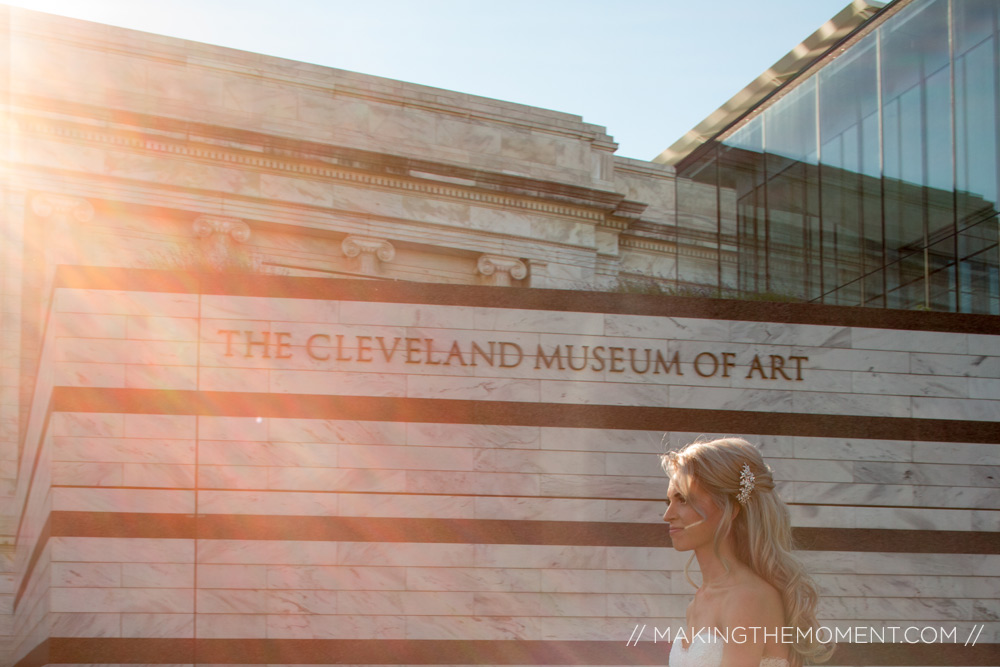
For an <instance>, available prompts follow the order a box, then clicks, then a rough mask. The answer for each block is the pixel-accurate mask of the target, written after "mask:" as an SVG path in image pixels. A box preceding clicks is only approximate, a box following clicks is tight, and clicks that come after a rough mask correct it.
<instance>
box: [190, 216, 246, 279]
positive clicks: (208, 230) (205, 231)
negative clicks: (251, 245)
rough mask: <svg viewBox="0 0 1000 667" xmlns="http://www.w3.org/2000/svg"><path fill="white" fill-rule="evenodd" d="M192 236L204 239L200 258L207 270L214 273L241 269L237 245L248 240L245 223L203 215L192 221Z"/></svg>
mask: <svg viewBox="0 0 1000 667" xmlns="http://www.w3.org/2000/svg"><path fill="white" fill-rule="evenodd" d="M194 235H195V236H197V237H198V238H200V239H204V241H202V251H203V255H202V257H203V258H204V263H205V265H206V267H207V268H210V269H212V270H215V271H224V270H226V269H236V268H241V262H240V261H239V260H240V259H241V258H242V253H241V250H240V248H239V247H238V246H237V244H239V243H246V242H247V241H248V240H249V239H250V226H249V225H247V223H245V222H243V221H242V220H240V219H239V218H225V217H221V216H215V215H203V216H201V217H199V218H197V219H195V221H194ZM248 266H249V265H247V266H246V267H242V268H248Z"/></svg>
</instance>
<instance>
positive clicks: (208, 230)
mask: <svg viewBox="0 0 1000 667" xmlns="http://www.w3.org/2000/svg"><path fill="white" fill-rule="evenodd" d="M193 228H194V235H195V236H197V237H198V238H202V239H204V238H208V237H209V236H212V235H213V234H221V235H223V236H229V237H230V238H232V239H233V240H234V241H237V242H239V243H246V242H247V241H248V240H249V239H250V226H249V225H248V224H247V223H245V222H243V221H242V220H240V219H239V218H226V217H222V216H217V215H202V216H199V217H198V218H196V219H195V221H194V225H193Z"/></svg>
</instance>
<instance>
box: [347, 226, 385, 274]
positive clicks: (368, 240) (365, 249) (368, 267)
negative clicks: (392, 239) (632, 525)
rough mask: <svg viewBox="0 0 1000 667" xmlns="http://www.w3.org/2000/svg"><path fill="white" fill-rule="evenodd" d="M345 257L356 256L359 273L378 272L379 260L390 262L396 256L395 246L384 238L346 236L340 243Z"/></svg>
mask: <svg viewBox="0 0 1000 667" xmlns="http://www.w3.org/2000/svg"><path fill="white" fill-rule="evenodd" d="M340 248H341V250H343V251H344V255H346V256H347V257H357V258H359V262H360V264H361V273H365V274H369V275H374V274H376V273H378V272H379V268H380V263H381V262H391V261H392V260H393V258H395V257H396V248H395V246H393V245H392V244H391V243H389V242H388V241H386V240H385V239H377V238H372V237H370V236H354V235H351V236H348V237H347V238H345V239H344V240H343V241H341V243H340Z"/></svg>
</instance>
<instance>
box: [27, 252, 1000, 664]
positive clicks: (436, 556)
mask: <svg viewBox="0 0 1000 667" xmlns="http://www.w3.org/2000/svg"><path fill="white" fill-rule="evenodd" d="M56 285H57V287H56V289H55V293H54V297H53V300H52V303H53V305H52V309H51V311H50V315H49V319H48V324H47V328H46V333H45V345H44V348H43V351H42V355H41V362H40V370H39V375H38V377H39V381H38V384H37V387H36V393H35V397H34V403H33V406H32V411H31V415H30V420H29V427H28V436H27V439H26V442H25V446H24V451H23V455H22V457H21V470H20V476H19V479H20V480H21V483H20V485H19V491H18V496H17V503H18V506H19V507H20V508H21V522H20V525H19V529H18V530H19V532H18V544H19V546H20V548H19V551H18V554H17V588H16V595H15V617H14V634H15V655H13V656H12V660H11V664H16V665H19V666H24V667H28V666H34V665H44V664H123V663H129V664H135V663H144V664H177V665H193V664H246V665H251V664H253V665H260V664H268V665H296V664H356V665H361V664H394V665H416V664H447V665H484V664H518V665H545V664H553V665H583V664H586V665H633V664H666V660H667V653H668V650H669V649H668V646H667V645H665V644H664V643H663V642H662V641H657V642H654V641H653V640H654V635H655V633H654V628H655V629H657V630H659V631H660V632H662V631H664V630H666V629H667V628H676V627H679V625H680V623H681V622H682V620H683V617H684V610H685V607H686V605H687V602H688V600H689V599H690V596H691V594H692V592H693V589H692V588H691V586H690V584H689V583H688V582H687V581H686V579H685V577H684V574H683V570H684V565H685V562H686V560H687V558H686V556H685V555H683V554H678V553H676V552H674V551H673V550H672V549H671V548H670V545H669V538H668V536H667V534H666V532H665V531H664V530H663V526H662V523H661V522H660V514H661V513H662V510H663V502H662V497H663V495H664V492H665V485H666V483H665V479H664V477H663V474H662V472H661V471H660V469H659V466H658V461H657V457H656V455H657V454H658V453H661V452H662V451H664V450H665V448H667V447H669V446H678V445H682V444H685V443H686V442H689V441H690V440H692V439H694V438H696V437H698V436H700V435H703V434H704V435H715V434H733V433H735V434H744V435H746V436H747V437H748V438H750V439H751V440H753V441H755V442H757V443H758V444H759V445H760V446H761V447H762V449H763V452H764V453H765V456H766V457H767V458H768V460H769V462H770V463H771V465H772V467H773V468H774V469H775V472H776V477H777V479H778V480H779V488H780V490H781V491H782V493H783V494H784V495H785V497H786V498H787V499H788V500H789V501H790V502H791V503H792V511H793V518H794V525H795V528H796V538H797V540H798V541H799V543H800V545H801V548H802V552H801V553H802V556H803V558H804V559H805V561H806V562H807V563H808V564H809V566H810V568H811V570H812V571H813V572H814V573H815V575H816V578H817V580H818V582H819V584H820V585H821V587H822V591H823V601H822V604H821V609H820V617H821V622H822V623H823V624H824V625H825V626H828V627H831V628H842V629H843V628H850V627H856V626H879V627H883V626H900V627H907V626H914V627H920V628H933V629H943V630H946V631H952V630H954V632H955V633H956V635H955V637H956V640H957V643H956V641H951V640H949V641H948V642H944V641H937V642H929V643H917V644H906V643H901V642H900V643H895V644H889V643H870V644H861V643H854V644H850V645H848V644H844V645H841V646H840V648H839V649H838V653H837V655H836V657H835V658H834V662H833V663H831V664H837V665H853V664H864V665H900V664H902V665H939V664H950V665H987V664H995V659H996V655H997V642H998V640H1000V638H998V632H1000V623H998V622H997V620H996V619H997V617H998V615H1000V606H998V601H997V599H998V598H1000V555H998V553H997V552H998V540H997V532H998V529H1000V511H998V510H1000V494H998V493H997V487H998V485H1000V483H998V478H1000V449H998V445H1000V429H998V426H997V423H996V415H998V414H1000V399H998V397H1000V357H998V355H997V352H998V350H1000V336H998V335H997V334H996V332H995V331H994V330H992V329H991V328H990V327H991V326H992V322H991V319H990V318H986V317H978V316H967V315H965V316H963V315H951V314H928V313H900V312H892V313H888V312H873V311H870V310H863V311H862V310H859V309H848V308H833V307H817V306H808V305H792V304H760V303H747V302H727V301H721V300H700V299H670V298H664V297H650V296H644V295H621V294H618V295H613V294H599V293H589V292H556V291H552V290H524V289H517V288H510V289H504V288H489V287H470V286H447V285H427V284H415V283H389V282H384V281H337V280H325V279H308V278H277V277H259V276H258V277H250V278H248V277H239V276H237V277H228V278H227V277H224V276H222V277H220V276H218V275H216V276H214V277H209V276H206V275H194V274H178V273H168V272H155V271H139V270H113V269H91V270H88V271H87V272H85V273H83V274H79V273H72V272H70V271H67V270H63V271H62V273H60V275H59V276H58V278H57V282H56ZM226 332H233V333H226ZM247 332H249V333H247ZM264 334H267V336H266V337H265V336H264ZM338 336H339V337H340V338H338ZM409 341H414V342H409ZM427 341H433V342H431V343H428V342H427ZM501 343H506V344H507V347H506V348H502V346H501ZM474 344H475V345H478V346H479V349H480V352H479V353H478V356H475V355H473V352H472V351H473V345H474ZM453 345H454V346H453ZM491 345H492V348H491ZM557 345H559V346H561V347H560V350H561V352H562V353H566V351H567V346H569V345H573V346H574V347H573V350H574V353H573V354H575V355H576V357H575V358H571V355H569V356H565V357H559V358H557V357H556V356H555V346H557ZM435 346H437V347H435ZM585 346H586V348H587V350H588V352H587V354H589V355H591V356H590V357H589V359H590V365H589V366H586V367H583V366H582V364H583V362H582V356H581V355H582V354H583V350H584V347H585ZM599 347H600V348H603V351H602V354H603V355H604V360H603V366H602V367H601V368H600V369H597V366H598V364H597V363H596V360H595V357H594V356H593V355H594V354H595V352H596V350H597V348H599ZM393 349H394V350H395V352H394V353H393V354H391V355H390V354H389V352H390V351H391V350H393ZM491 349H492V351H493V355H492V356H490V350H491ZM501 349H503V350H505V351H506V353H507V356H502V355H501ZM613 350H620V351H619V352H614V351H613ZM629 350H632V351H633V352H629ZM644 350H653V351H654V352H653V353H652V356H651V357H650V358H651V359H652V360H653V365H652V369H650V367H645V370H643V369H644V366H643V363H642V362H644V361H645V359H646V356H645V352H643V351H644ZM518 351H520V354H519V355H518V354H517V352H518ZM539 351H541V353H542V355H541V356H542V357H543V358H539ZM656 351H661V352H662V353H663V354H662V358H663V363H661V364H660V365H659V366H657V365H656V358H657V357H656ZM675 354H676V357H675V356H674V355H675ZM546 355H548V356H546ZM725 355H731V356H725ZM775 358H780V360H781V361H780V362H775V361H774V359H775ZM713 359H714V360H715V363H714V364H713V361H712V360H713ZM796 359H798V360H799V361H795V360H796ZM670 360H674V361H675V362H676V363H675V365H673V366H670V365H669V361H670ZM435 361H436V362H437V363H434V362H435ZM515 361H517V363H515ZM560 361H563V362H564V365H563V368H562V369H560V367H559V362H560ZM570 361H573V363H574V364H575V366H574V367H576V368H580V370H574V369H573V367H570V365H569V362H570ZM473 362H475V365H473ZM775 364H777V367H778V370H776V367H775ZM780 369H784V371H783V372H782V371H781V370H780ZM640 371H642V372H640ZM655 371H659V372H655ZM640 626H644V628H645V629H644V630H643V631H641V632H640V633H639V634H640V635H641V636H640V638H639V641H637V642H634V643H636V644H637V645H630V638H632V637H634V636H635V634H636V630H637V628H639V627H640ZM970 633H979V635H978V637H977V639H976V641H975V642H974V644H975V645H972V644H973V642H968V641H967V638H968V637H969V635H970ZM964 644H969V645H968V646H966V645H964Z"/></svg>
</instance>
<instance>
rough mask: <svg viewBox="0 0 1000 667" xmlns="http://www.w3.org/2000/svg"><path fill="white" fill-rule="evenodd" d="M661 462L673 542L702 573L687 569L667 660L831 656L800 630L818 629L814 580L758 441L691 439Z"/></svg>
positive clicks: (746, 664)
mask: <svg viewBox="0 0 1000 667" xmlns="http://www.w3.org/2000/svg"><path fill="white" fill-rule="evenodd" d="M662 463H663V469H664V470H665V471H666V473H667V475H668V476H669V477H670V486H669V488H668V490H667V511H666V513H664V515H663V520H664V521H667V522H669V523H670V539H671V540H672V542H673V546H674V548H675V549H677V550H678V551H692V552H694V553H693V555H692V560H693V559H695V558H697V559H698V567H699V569H700V570H701V575H702V583H701V586H698V585H697V584H695V583H694V582H693V581H692V580H691V577H690V575H689V574H688V571H687V569H688V568H687V566H686V567H685V568H684V574H685V576H687V577H688V581H689V582H691V584H692V585H693V586H695V587H696V588H697V589H698V590H697V591H696V592H695V595H694V599H693V600H692V601H691V603H690V604H689V605H688V609H687V627H686V628H685V629H684V633H683V634H682V635H679V636H678V637H677V638H676V639H675V640H674V643H673V646H672V647H671V650H670V663H669V664H670V667H722V666H724V667H799V666H800V665H802V664H803V663H804V662H805V661H806V660H809V661H810V662H823V661H825V660H827V659H828V658H829V657H830V654H831V653H832V651H833V647H832V646H827V645H824V644H820V643H818V642H816V641H815V635H814V634H812V633H808V634H806V633H805V631H806V630H807V629H813V628H814V627H815V626H816V602H817V595H816V587H815V585H814V584H813V582H812V580H811V579H810V578H809V576H808V574H807V573H806V572H805V570H804V569H803V567H802V565H801V564H800V563H799V562H798V560H797V559H796V558H795V557H794V556H793V555H792V553H791V548H792V546H791V542H792V539H791V525H790V521H789V516H788V509H787V507H786V506H785V503H784V502H783V501H782V500H781V498H779V497H778V494H777V493H776V492H775V491H774V480H773V478H772V476H771V470H770V468H768V466H767V465H766V464H765V463H764V459H763V458H762V457H761V455H760V452H758V451H757V448H756V447H754V446H753V445H751V444H750V443H749V442H747V441H746V440H743V439H742V438H724V439H721V440H713V441H711V442H694V443H692V444H690V445H687V446H686V447H683V448H682V449H680V450H678V451H672V452H669V453H667V454H665V455H664V456H663V457H662ZM690 564H691V561H690V560H689V561H688V566H690ZM797 628H800V629H802V630H803V633H802V634H800V633H798V632H796V629H797ZM803 635H804V636H803Z"/></svg>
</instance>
